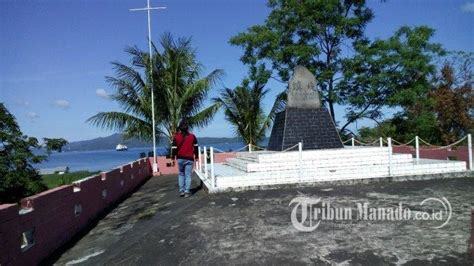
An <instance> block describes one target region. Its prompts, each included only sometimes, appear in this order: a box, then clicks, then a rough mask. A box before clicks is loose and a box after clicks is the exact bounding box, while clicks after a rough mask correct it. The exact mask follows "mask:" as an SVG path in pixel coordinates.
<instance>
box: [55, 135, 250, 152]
mask: <svg viewBox="0 0 474 266" xmlns="http://www.w3.org/2000/svg"><path fill="white" fill-rule="evenodd" d="M198 140H199V144H200V145H211V144H222V143H241V141H240V139H239V138H209V137H203V138H198ZM167 142H168V140H167V139H166V138H164V137H162V138H160V139H159V142H158V145H159V146H166V145H167ZM119 143H121V144H125V145H127V147H128V148H141V147H150V146H151V145H152V143H147V142H143V141H140V140H138V139H135V138H133V139H129V140H123V137H122V134H119V133H115V134H112V135H110V136H108V137H101V138H95V139H90V140H83V141H75V142H71V143H69V144H68V145H66V146H65V147H64V151H93V150H110V149H115V146H117V144H119Z"/></svg>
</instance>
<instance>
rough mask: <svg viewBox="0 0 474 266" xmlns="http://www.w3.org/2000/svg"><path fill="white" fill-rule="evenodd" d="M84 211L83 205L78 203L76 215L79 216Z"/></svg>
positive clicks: (75, 209) (75, 210)
mask: <svg viewBox="0 0 474 266" xmlns="http://www.w3.org/2000/svg"><path fill="white" fill-rule="evenodd" d="M81 213H82V205H81V204H76V205H74V216H76V217H77V216H79V215H80V214H81Z"/></svg>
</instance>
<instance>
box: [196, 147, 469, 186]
mask: <svg viewBox="0 0 474 266" xmlns="http://www.w3.org/2000/svg"><path fill="white" fill-rule="evenodd" d="M300 162H301V164H300ZM300 165H301V167H300ZM210 168H211V167H210V165H208V178H205V175H204V173H201V172H199V171H196V173H197V174H198V175H199V177H200V178H201V179H202V180H203V181H204V183H205V184H206V186H207V187H208V189H209V191H210V192H213V190H216V191H217V190H225V189H226V188H236V187H252V186H267V185H279V184H298V183H307V182H318V181H321V182H323V181H340V180H353V179H370V178H381V177H390V176H391V177H397V176H414V175H427V174H442V173H456V172H464V171H466V162H463V161H442V160H429V159H420V160H419V161H418V162H416V160H415V159H413V158H412V156H411V155H410V154H392V160H391V164H390V167H389V150H388V148H387V147H357V148H342V149H330V150H312V151H303V152H302V154H301V158H300V154H299V152H297V151H296V152H268V151H264V152H253V153H238V154H237V157H236V158H231V159H227V161H226V162H225V163H219V164H214V174H215V180H214V184H215V185H214V186H212V182H211V180H210V176H211V174H210Z"/></svg>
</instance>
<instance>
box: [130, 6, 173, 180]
mask: <svg viewBox="0 0 474 266" xmlns="http://www.w3.org/2000/svg"><path fill="white" fill-rule="evenodd" d="M154 9H166V7H164V6H159V7H151V6H150V0H147V5H146V7H144V8H133V9H130V11H145V10H146V11H147V17H148V50H149V52H150V84H151V120H152V127H153V128H152V130H153V133H152V134H153V173H156V172H158V164H157V162H156V138H155V97H154V93H153V56H152V51H151V13H150V11H151V10H154Z"/></svg>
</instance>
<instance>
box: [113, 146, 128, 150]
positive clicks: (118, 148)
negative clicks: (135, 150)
mask: <svg viewBox="0 0 474 266" xmlns="http://www.w3.org/2000/svg"><path fill="white" fill-rule="evenodd" d="M115 150H116V151H126V150H128V147H127V146H126V145H123V144H118V145H117V147H115Z"/></svg>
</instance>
